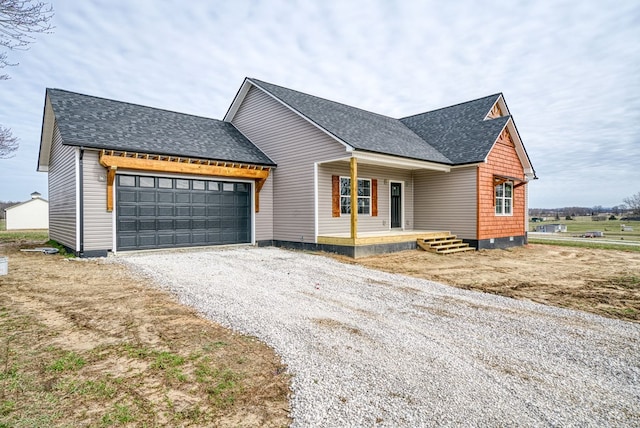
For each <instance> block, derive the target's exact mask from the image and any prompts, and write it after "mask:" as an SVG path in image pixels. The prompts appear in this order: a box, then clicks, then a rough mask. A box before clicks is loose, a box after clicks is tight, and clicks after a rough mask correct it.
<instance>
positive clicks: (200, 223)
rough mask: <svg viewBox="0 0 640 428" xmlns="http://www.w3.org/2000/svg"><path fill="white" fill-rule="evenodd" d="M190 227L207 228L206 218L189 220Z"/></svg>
mask: <svg viewBox="0 0 640 428" xmlns="http://www.w3.org/2000/svg"><path fill="white" fill-rule="evenodd" d="M191 228H192V229H206V228H207V220H205V219H204V218H194V219H192V220H191Z"/></svg>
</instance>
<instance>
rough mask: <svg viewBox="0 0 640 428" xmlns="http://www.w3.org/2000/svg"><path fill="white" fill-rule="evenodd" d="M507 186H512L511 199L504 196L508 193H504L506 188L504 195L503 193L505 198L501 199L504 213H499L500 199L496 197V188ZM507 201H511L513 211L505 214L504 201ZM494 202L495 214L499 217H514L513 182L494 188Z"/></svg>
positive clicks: (506, 182)
mask: <svg viewBox="0 0 640 428" xmlns="http://www.w3.org/2000/svg"><path fill="white" fill-rule="evenodd" d="M505 184H508V185H510V186H511V197H510V198H507V197H506V196H504V194H505V193H506V192H504V188H503V193H502V194H503V196H502V197H501V198H500V199H501V200H502V211H503V212H501V213H498V212H497V209H498V197H497V196H496V188H497V187H498V186H504V185H505ZM507 199H508V200H510V201H511V204H510V207H511V211H510V212H509V213H505V212H504V206H505V205H504V201H505V200H507ZM493 202H494V204H495V205H494V207H493V212H494V213H495V215H496V216H497V217H513V182H512V181H505V182H504V183H500V184H498V185H497V186H494V187H493Z"/></svg>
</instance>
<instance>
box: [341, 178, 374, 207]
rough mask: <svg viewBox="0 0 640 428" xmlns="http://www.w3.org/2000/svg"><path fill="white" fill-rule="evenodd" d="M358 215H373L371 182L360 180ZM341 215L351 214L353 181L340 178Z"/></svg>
mask: <svg viewBox="0 0 640 428" xmlns="http://www.w3.org/2000/svg"><path fill="white" fill-rule="evenodd" d="M357 204H358V214H371V180H367V179H363V178H359V179H358V202H357ZM340 213H341V214H351V179H350V178H348V177H340Z"/></svg>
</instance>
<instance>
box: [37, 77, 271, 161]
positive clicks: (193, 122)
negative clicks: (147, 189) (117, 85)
mask: <svg viewBox="0 0 640 428" xmlns="http://www.w3.org/2000/svg"><path fill="white" fill-rule="evenodd" d="M47 96H48V97H49V100H50V101H51V105H52V107H53V111H54V114H55V118H56V122H57V124H58V128H59V129H60V134H61V135H62V140H63V144H66V145H72V146H85V147H91V148H97V149H108V150H122V151H131V152H143V153H153V154H163V155H172V156H183V157H193V158H202V159H215V160H223V161H235V162H243V163H252V164H258V165H275V163H274V162H273V161H272V160H271V159H269V157H268V156H267V155H265V154H264V153H263V152H262V151H260V149H258V148H257V147H256V146H255V145H254V144H253V143H251V141H249V140H248V139H247V138H246V137H245V136H244V135H242V134H241V133H240V132H239V131H238V130H237V129H236V128H235V127H234V126H233V125H232V124H231V123H228V122H223V121H220V120H216V119H208V118H204V117H199V116H192V115H188V114H183V113H176V112H172V111H167V110H160V109H156V108H152V107H145V106H140V105H136V104H130V103H125V102H120V101H114V100H108V99H105V98H98V97H92V96H89V95H82V94H77V93H74V92H69V91H64V90H61V89H47Z"/></svg>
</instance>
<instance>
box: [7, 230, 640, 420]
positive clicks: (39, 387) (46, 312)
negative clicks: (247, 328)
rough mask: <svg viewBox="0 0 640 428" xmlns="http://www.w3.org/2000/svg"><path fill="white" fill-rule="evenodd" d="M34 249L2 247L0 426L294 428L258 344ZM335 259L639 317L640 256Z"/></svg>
mask: <svg viewBox="0 0 640 428" xmlns="http://www.w3.org/2000/svg"><path fill="white" fill-rule="evenodd" d="M37 245H42V244H41V243H34V242H22V243H20V245H17V244H6V243H5V244H2V243H0V256H8V257H9V274H8V275H6V276H0V426H14V425H16V426H18V425H20V424H18V421H21V424H23V425H24V426H60V425H61V424H64V425H65V426H71V425H73V426H111V425H128V426H169V425H172V426H213V425H215V426H277V427H279V426H286V425H288V424H289V422H290V420H289V418H288V412H289V403H288V393H289V387H288V385H289V379H288V377H287V375H286V374H285V368H284V367H282V366H281V364H280V362H279V358H278V357H277V356H276V355H275V354H274V352H273V351H272V350H270V349H268V348H267V347H266V346H265V345H263V344H261V343H260V342H258V341H257V340H255V339H253V338H251V337H246V336H242V335H239V334H234V333H233V332H230V331H229V330H226V329H224V328H222V327H220V326H219V325H217V324H215V323H212V322H209V321H206V320H204V319H202V318H201V317H200V316H198V314H197V313H195V312H194V311H193V310H191V309H189V308H186V307H184V306H182V305H180V304H178V303H176V301H175V300H174V299H173V298H172V296H170V295H168V294H166V293H164V292H162V291H159V290H157V289H155V288H153V287H149V286H148V284H149V283H148V280H145V278H140V277H137V276H135V275H134V274H133V273H131V272H128V271H126V270H125V268H124V267H122V266H121V265H118V264H112V263H103V262H100V261H96V260H69V259H66V258H64V257H62V256H60V255H44V254H41V253H25V252H21V251H19V248H20V247H22V248H33V247H34V246H37ZM340 259H341V260H343V261H344V262H346V263H358V264H361V265H364V266H368V267H371V268H375V269H380V270H384V271H389V272H395V273H402V274H407V275H412V276H417V277H421V278H427V279H430V280H434V281H438V282H442V283H445V284H450V285H456V286H459V287H463V288H468V289H475V290H481V291H487V292H490V293H497V294H502V295H505V296H509V297H514V298H518V299H529V300H533V301H536V302H541V303H545V304H550V305H557V306H563V307H568V308H573V309H579V310H584V311H589V312H595V313H597V314H601V315H604V316H609V317H616V318H622V319H625V320H628V321H635V322H639V321H640V253H638V252H621V251H611V250H593V249H584V248H569V247H555V246H549V245H529V246H527V247H523V248H516V249H512V250H492V251H479V252H474V253H468V254H460V255H452V256H440V255H436V254H432V253H427V252H423V251H418V250H415V251H405V252H402V253H396V254H391V255H383V256H376V257H369V258H364V259H359V260H357V261H354V260H353V259H346V258H340ZM27 422H28V423H27ZM3 424H4V425H3ZM20 426H22V425H20Z"/></svg>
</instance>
